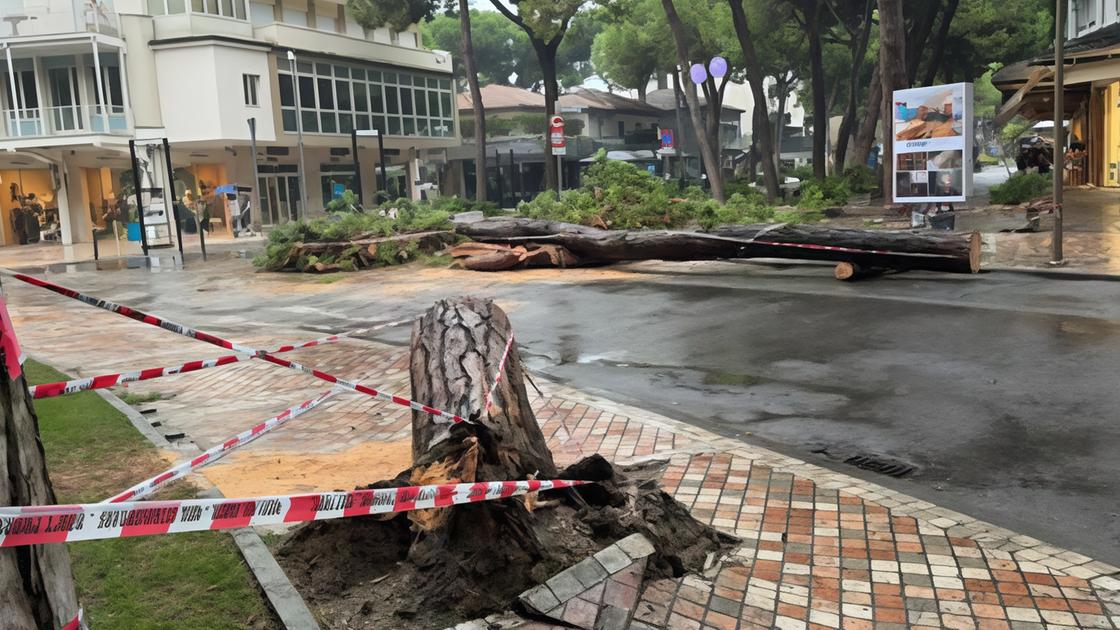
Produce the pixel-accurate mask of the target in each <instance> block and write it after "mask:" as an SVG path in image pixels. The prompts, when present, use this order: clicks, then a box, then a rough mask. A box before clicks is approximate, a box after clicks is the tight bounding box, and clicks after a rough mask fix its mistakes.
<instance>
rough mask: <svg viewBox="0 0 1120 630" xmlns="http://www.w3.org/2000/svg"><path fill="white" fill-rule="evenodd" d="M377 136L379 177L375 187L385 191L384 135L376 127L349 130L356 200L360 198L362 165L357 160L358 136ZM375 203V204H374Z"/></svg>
mask: <svg viewBox="0 0 1120 630" xmlns="http://www.w3.org/2000/svg"><path fill="white" fill-rule="evenodd" d="M374 137H376V138H377V159H378V160H379V161H380V162H381V178H380V181H379V182H377V189H378V192H380V193H383V194H384V193H385V192H386V189H387V188H388V181H389V177H388V176H387V175H386V173H385V136H382V135H381V132H380V131H378V130H377V129H361V130H359V129H354V130H353V131H351V132H350V146H351V150H352V151H354V178H355V179H356V180H357V184H358V201H359V203H360V202H361V200H362V167H361V165H360V164H359V162H358V138H374ZM375 205H376V204H375Z"/></svg>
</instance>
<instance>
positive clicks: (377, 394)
mask: <svg viewBox="0 0 1120 630" xmlns="http://www.w3.org/2000/svg"><path fill="white" fill-rule="evenodd" d="M12 277H14V278H15V279H17V280H21V281H23V282H26V283H28V284H32V285H35V286H37V287H42V288H44V289H47V290H49V291H54V292H55V293H58V294H59V295H64V296H66V297H68V298H73V299H75V300H79V301H81V302H85V303H86V304H89V305H90V306H96V307H97V308H102V309H105V310H107V311H110V312H113V313H118V314H120V315H124V316H125V317H129V318H131V319H135V320H136V321H138V322H143V323H145V324H149V325H151V326H159V327H160V328H163V329H164V330H169V331H171V332H173V333H178V334H180V335H183V336H186V337H190V338H191V339H198V340H199V341H205V342H206V343H210V344H214V345H216V346H221V347H222V348H228V349H230V350H234V351H236V352H243V353H247V354H252V355H254V356H256V357H257V358H259V359H261V360H264V361H268V362H269V363H274V364H276V365H279V366H282V367H286V368H290V369H293V370H296V371H298V372H303V373H304V374H307V375H310V376H314V377H315V378H318V379H321V380H324V381H327V382H328V383H334V384H336V385H338V386H340V387H342V388H344V389H348V390H350V391H354V392H359V393H362V394H365V395H367V396H373V397H374V398H378V399H381V400H384V401H386V402H391V403H393V404H397V405H402V406H404V407H410V408H412V409H415V410H416V411H422V412H424V413H427V414H431V415H432V416H435V417H437V418H442V419H444V420H449V421H451V422H454V423H460V422H467V419H466V418H463V417H462V416H459V415H457V414H453V413H448V412H446V411H441V410H439V409H436V408H435V407H429V406H428V405H425V404H422V403H418V402H416V401H414V400H409V399H407V398H404V397H402V396H394V395H392V394H387V393H385V392H382V391H379V390H376V389H374V388H372V387H369V386H366V385H361V384H359V383H354V382H351V381H348V380H345V379H341V378H338V377H337V376H334V375H332V374H328V373H326V372H323V371H321V370H316V369H314V368H310V367H307V366H305V365H302V364H299V363H296V362H294V361H288V360H287V359H281V358H279V357H276V356H273V355H271V354H269V353H267V352H264V351H262V350H257V349H255V348H250V347H248V346H243V345H241V344H237V343H234V342H232V341H229V340H227V339H222V338H221V337H218V336H216V335H212V334H210V333H207V332H203V331H201V330H196V329H194V328H191V327H189V326H184V325H183V324H179V323H176V322H172V321H170V320H166V319H163V318H160V317H156V316H155V315H151V314H148V313H145V312H143V311H138V310H136V309H133V308H129V307H127V306H122V305H120V304H117V303H115V302H110V301H108V300H102V299H100V298H96V297H93V296H89V295H85V294H83V293H79V292H77V291H75V290H73V289H68V288H66V287H63V286H60V285H57V284H54V283H53V282H48V281H46V280H41V279H39V278H32V277H30V276H25V275H23V274H21V273H17V274H12Z"/></svg>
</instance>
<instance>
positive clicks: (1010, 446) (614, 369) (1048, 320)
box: [5, 261, 1120, 563]
mask: <svg viewBox="0 0 1120 630" xmlns="http://www.w3.org/2000/svg"><path fill="white" fill-rule="evenodd" d="M217 265H219V266H218V267H211V268H210V270H203V271H202V272H201V273H160V274H150V273H146V272H143V271H136V270H130V271H121V272H111V273H110V272H102V273H100V274H91V273H80V274H76V275H74V276H72V277H69V278H62V279H60V281H62V282H64V283H66V284H70V285H72V286H75V287H85V288H87V289H88V290H90V291H91V292H92V291H93V290H94V289H95V288H96V289H97V290H98V295H100V296H101V297H107V298H110V299H112V298H114V297H116V298H118V299H121V300H122V301H127V302H129V303H130V304H133V305H135V306H139V307H146V308H152V309H154V310H155V311H156V312H158V313H162V314H165V315H168V316H171V317H175V318H181V319H182V320H183V321H185V322H186V323H192V324H195V325H198V326H200V327H208V328H211V329H214V330H215V331H217V332H222V333H227V334H233V335H236V332H237V331H238V330H244V327H245V326H250V325H253V324H254V323H256V324H274V325H284V326H285V327H304V328H307V329H308V330H313V329H318V330H321V329H323V328H324V327H326V328H330V329H332V330H344V329H346V328H353V327H355V325H356V324H355V322H358V321H363V322H364V321H370V320H377V319H381V318H389V317H397V316H400V315H404V314H411V313H417V312H420V311H421V310H422V309H423V308H424V307H426V306H427V305H430V304H431V302H432V301H433V300H435V299H439V298H441V297H447V296H451V295H459V294H463V293H468V292H469V293H474V294H480V295H485V296H489V297H494V298H496V299H498V301H499V303H500V304H506V305H507V309H508V310H509V311H510V313H511V319H512V321H513V324H514V327H515V330H516V332H517V335H518V341H519V343H520V344H521V347H522V353H523V356H525V358H526V361H527V363H528V365H529V366H530V367H531V368H532V369H534V370H538V371H541V372H544V373H546V374H548V375H549V376H551V377H553V378H556V379H559V380H563V381H566V382H568V383H570V384H571V385H573V386H575V387H578V388H581V389H588V390H595V391H597V392H599V393H605V394H606V395H608V396H609V397H612V398H614V399H617V400H621V401H624V402H628V403H631V404H634V405H636V406H639V407H643V408H647V409H650V410H653V411H656V412H659V413H662V414H665V415H668V416H672V417H674V418H678V419H680V420H684V421H687V422H691V423H694V424H696V425H699V426H703V427H705V428H708V429H711V430H714V431H716V432H719V433H722V434H725V435H730V436H741V437H743V438H744V439H745V440H748V441H753V442H756V443H760V444H763V445H765V446H768V447H771V448H773V449H775V450H778V451H781V452H784V453H786V454H788V455H792V456H794V457H798V458H801V459H805V460H808V461H812V462H815V463H818V464H822V465H826V466H830V467H832V468H835V469H837V470H840V471H843V472H845V473H848V474H852V475H856V476H862V477H866V478H869V479H872V480H874V481H875V482H877V483H881V484H883V485H886V486H889V487H893V488H896V489H898V490H901V491H903V492H906V493H908V494H911V495H914V496H917V497H920V498H923V499H926V500H929V501H931V502H934V503H937V504H939V505H942V506H945V507H949V508H952V509H955V510H958V511H961V512H965V513H967V514H970V515H972V516H975V517H977V518H981V519H983V520H987V521H990V522H993V523H996V524H997V525H1001V526H1004V527H1008V528H1011V529H1014V530H1017V531H1020V532H1023V533H1026V534H1029V535H1033V536H1036V537H1038V538H1041V539H1044V540H1046V541H1047V542H1051V543H1054V544H1058V545H1061V546H1064V547H1068V548H1070V549H1074V550H1077V551H1080V552H1082V553H1086V554H1088V555H1090V556H1093V557H1095V558H1098V559H1101V560H1105V561H1109V562H1112V563H1120V475H1118V473H1120V387H1118V386H1120V378H1118V372H1120V282H1106V281H1071V280H1053V279H1044V278H1039V277H1034V276H1028V275H1020V274H1008V273H1002V274H1001V273H993V274H985V275H982V276H973V277H961V276H943V275H936V274H918V273H915V274H905V275H899V276H892V277H887V278H882V279H879V280H876V281H873V282H865V283H860V284H843V283H837V282H835V281H834V280H832V279H831V269H830V268H827V267H789V268H774V267H765V266H759V265H747V264H734V263H716V264H704V265H637V266H632V267H624V268H621V269H622V270H624V271H628V272H629V273H628V274H626V275H627V276H628V277H627V278H624V279H609V280H605V281H598V282H594V283H584V284H571V283H567V282H556V281H541V282H536V281H533V282H516V283H508V282H503V281H501V280H500V279H499V278H500V276H496V275H487V274H474V275H472V274H469V273H466V272H463V273H459V274H457V275H455V276H454V277H453V278H452V279H450V280H441V281H435V282H430V283H427V284H425V285H424V286H422V287H415V286H414V287H411V289H410V290H409V291H405V292H401V291H386V292H382V291H379V289H378V286H377V282H378V279H377V276H375V275H374V274H369V275H368V276H365V277H367V278H368V280H361V281H359V280H357V278H359V277H361V274H359V275H358V276H355V280H347V281H345V282H343V283H339V284H338V285H332V286H331V287H330V290H328V291H325V292H323V293H321V294H320V295H319V296H318V297H317V298H316V299H315V300H314V302H309V301H307V300H305V299H303V298H302V297H301V295H299V294H297V293H285V292H284V291H271V289H270V291H269V295H265V296H263V297H262V295H261V294H260V292H254V293H255V294H254V296H253V297H252V298H251V299H250V298H248V297H239V296H238V295H237V293H238V292H237V291H235V290H234V289H235V288H236V287H237V286H238V283H243V282H253V279H252V278H251V277H249V276H246V275H244V270H245V265H244V263H243V262H231V261H226V262H224V263H217ZM222 265H224V267H222ZM196 269H197V267H196ZM219 269H220V270H221V271H220V272H219V271H216V270H219ZM475 278H477V280H475ZM306 281H307V280H306V277H302V278H301V277H295V276H288V277H287V278H285V279H284V280H282V281H280V282H281V286H282V284H283V283H284V282H291V283H298V282H306ZM269 282H276V281H275V280H269ZM474 282H478V283H479V285H478V286H473V283H474ZM7 284H8V283H7V282H5V285H7ZM203 286H205V288H206V290H205V291H203V292H200V291H199V288H200V287H203ZM18 295H19V294H17V295H16V296H15V297H14V298H13V299H18ZM126 298H127V300H126ZM203 324H209V325H208V326H203ZM407 336H408V331H407V330H404V329H398V330H396V331H393V332H390V333H389V334H388V335H387V336H384V337H380V339H381V340H384V341H390V342H394V343H403V342H407ZM859 454H871V455H876V456H880V457H887V458H892V459H893V460H896V461H898V462H900V463H904V464H909V465H912V466H914V467H915V470H914V472H913V473H911V474H909V475H908V476H906V477H905V478H902V479H895V478H891V477H886V476H883V475H878V474H875V473H870V472H866V471H862V470H860V469H857V468H855V467H853V466H850V465H847V464H845V463H843V460H844V459H847V458H848V457H851V456H853V455H859Z"/></svg>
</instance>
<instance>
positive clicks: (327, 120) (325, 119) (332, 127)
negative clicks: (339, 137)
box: [319, 112, 338, 133]
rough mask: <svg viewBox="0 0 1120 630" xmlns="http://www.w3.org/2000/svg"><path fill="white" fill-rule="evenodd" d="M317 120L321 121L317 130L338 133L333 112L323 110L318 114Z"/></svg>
mask: <svg viewBox="0 0 1120 630" xmlns="http://www.w3.org/2000/svg"><path fill="white" fill-rule="evenodd" d="M319 122H320V123H322V125H321V126H320V127H319V131H322V132H323V133H338V125H337V124H336V119H335V113H334V112H323V113H321V114H319Z"/></svg>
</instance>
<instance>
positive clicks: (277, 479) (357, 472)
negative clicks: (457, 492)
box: [202, 440, 412, 498]
mask: <svg viewBox="0 0 1120 630" xmlns="http://www.w3.org/2000/svg"><path fill="white" fill-rule="evenodd" d="M411 465H412V442H411V440H399V441H396V442H367V443H365V444H359V445H357V446H355V447H353V448H351V449H348V450H346V451H342V452H341V453H314V454H309V455H304V454H300V453H292V452H290V451H285V452H277V451H266V452H257V453H246V452H241V453H233V454H231V455H230V456H229V457H227V458H225V459H224V460H222V462H221V463H220V464H215V465H213V466H209V467H207V468H206V469H204V470H203V471H202V474H203V476H205V477H206V478H207V479H208V480H209V481H210V482H211V483H213V484H214V485H216V486H217V487H218V489H219V490H221V491H222V494H224V495H226V496H227V497H232V498H235V497H251V496H262V495H277V494H300V493H304V492H330V491H334V490H353V489H354V488H357V487H359V486H365V485H369V484H371V483H373V482H375V481H379V480H382V479H392V478H393V477H395V476H396V475H397V473H399V472H401V471H402V470H405V469H407V468H408V467H409V466H411Z"/></svg>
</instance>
